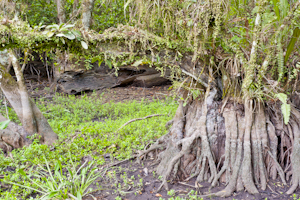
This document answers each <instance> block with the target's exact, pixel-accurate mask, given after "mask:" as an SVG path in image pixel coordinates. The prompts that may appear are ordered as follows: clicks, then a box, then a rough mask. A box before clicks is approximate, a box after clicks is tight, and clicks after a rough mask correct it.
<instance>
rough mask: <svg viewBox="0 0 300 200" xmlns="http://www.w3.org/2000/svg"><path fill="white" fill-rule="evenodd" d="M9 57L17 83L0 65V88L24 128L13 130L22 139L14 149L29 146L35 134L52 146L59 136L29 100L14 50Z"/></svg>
mask: <svg viewBox="0 0 300 200" xmlns="http://www.w3.org/2000/svg"><path fill="white" fill-rule="evenodd" d="M9 57H10V59H11V60H12V63H13V67H14V70H15V74H16V76H17V82H16V81H15V80H14V79H13V77H12V76H11V75H10V74H9V73H8V72H7V70H6V68H5V67H3V65H1V64H0V88H1V90H2V91H3V93H4V95H5V97H6V98H7V99H8V101H9V102H10V104H11V106H12V107H13V108H14V110H15V112H16V114H17V115H18V117H19V119H20V121H21V122H22V125H23V127H24V130H21V129H20V131H16V130H17V128H14V129H13V130H14V132H18V133H19V134H20V136H21V137H22V138H21V139H20V141H19V145H14V146H13V147H14V148H18V147H20V146H23V145H25V144H28V143H29V141H28V140H27V136H30V135H33V134H34V133H38V134H39V135H40V136H41V141H42V142H44V143H46V144H49V145H51V144H53V143H54V142H55V141H56V140H57V134H56V133H54V132H53V130H52V128H51V127H50V125H49V123H48V122H47V120H46V118H45V117H44V116H43V114H42V113H41V111H40V110H39V109H38V107H37V106H36V105H35V104H34V102H33V101H32V100H31V99H30V98H29V95H28V92H27V88H26V85H25V82H24V78H23V74H22V72H21V68H20V65H19V62H18V60H17V58H16V56H15V54H14V52H13V51H12V50H10V51H9ZM0 120H1V121H3V120H4V119H3V120H2V119H1V117H0ZM18 129H19V128H18ZM6 135H9V134H6ZM7 137H8V136H7ZM14 137H15V135H14V134H12V135H11V138H12V139H13V138H14ZM2 139H3V138H2Z"/></svg>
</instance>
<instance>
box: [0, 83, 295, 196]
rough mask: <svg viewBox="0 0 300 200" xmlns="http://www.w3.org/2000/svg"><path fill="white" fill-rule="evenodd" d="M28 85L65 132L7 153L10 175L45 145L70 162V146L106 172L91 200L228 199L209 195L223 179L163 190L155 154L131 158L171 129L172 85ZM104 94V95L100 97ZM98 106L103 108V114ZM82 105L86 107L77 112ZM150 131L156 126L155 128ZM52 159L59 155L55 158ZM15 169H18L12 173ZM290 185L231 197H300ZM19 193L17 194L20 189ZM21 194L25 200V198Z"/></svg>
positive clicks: (75, 154) (45, 152)
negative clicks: (54, 140)
mask: <svg viewBox="0 0 300 200" xmlns="http://www.w3.org/2000/svg"><path fill="white" fill-rule="evenodd" d="M28 89H29V91H30V94H31V96H32V97H33V98H35V99H36V101H37V104H38V105H39V106H40V109H41V110H42V112H43V113H45V114H46V117H47V118H48V121H49V123H50V125H51V126H52V127H53V129H54V131H55V132H57V133H61V135H59V136H60V141H59V144H58V145H57V146H56V147H55V148H53V149H49V150H48V149H46V150H45V147H42V146H37V145H36V146H35V145H33V147H31V150H30V149H29V150H28V151H32V154H34V155H29V154H28V155H27V154H26V153H24V152H23V153H22V151H20V152H13V153H12V154H8V155H6V156H5V158H4V157H3V160H5V159H6V160H5V162H6V165H9V166H13V167H10V168H7V167H6V168H5V167H2V165H1V164H3V163H1V161H0V171H1V169H4V170H3V171H5V172H7V176H8V178H9V177H13V175H15V174H16V172H17V170H15V169H16V168H18V165H19V164H16V163H22V162H23V161H22V159H23V160H24V159H25V157H26V156H27V157H26V159H25V160H26V163H24V165H25V166H26V165H28V166H32V165H34V163H40V162H42V161H43V160H42V159H41V158H38V155H37V154H38V153H37V154H35V153H34V152H40V151H41V149H43V150H42V151H43V155H45V157H47V159H49V160H48V161H49V163H50V162H53V163H55V159H56V160H57V157H58V158H59V159H60V160H62V162H64V163H66V162H68V158H66V157H68V155H67V154H64V153H65V152H67V151H69V152H70V153H71V154H72V156H73V157H72V159H74V160H78V163H79V165H80V163H81V164H82V163H83V161H84V159H96V163H97V167H98V170H99V171H100V172H101V174H102V175H103V176H101V177H98V178H97V179H96V181H94V182H93V183H92V184H91V185H90V186H89V187H90V188H92V189H93V190H95V191H94V192H92V193H90V194H89V195H87V196H85V197H84V198H83V199H85V200H95V199H97V200H100V199H101V200H102V199H103V200H106V199H107V200H126V199H127V200H131V199H138V200H139V199H140V200H152V199H153V200H158V199H159V200H162V199H169V200H183V199H225V198H218V197H208V196H205V195H208V194H211V193H214V192H217V191H220V190H222V189H224V188H225V185H224V184H222V183H220V185H219V186H217V187H215V188H210V184H209V183H206V182H203V183H200V184H197V185H195V179H191V180H189V181H188V182H181V181H178V180H176V181H174V182H172V183H170V182H169V183H168V184H169V187H170V189H171V190H170V191H166V190H165V189H162V190H161V191H160V192H157V191H156V190H157V188H158V187H159V186H160V184H161V179H162V177H159V176H157V175H156V174H155V167H156V166H155V165H153V163H154V158H149V157H148V158H147V159H146V160H143V161H142V163H141V164H138V163H137V162H136V160H135V159H130V158H131V157H132V155H134V154H135V153H136V152H137V150H142V149H144V147H145V146H149V145H150V144H151V143H153V141H154V140H155V139H157V138H158V137H159V136H160V135H162V134H164V133H165V132H166V129H165V128H163V127H164V124H165V123H166V121H168V120H170V119H171V118H172V115H173V114H174V111H175V110H176V107H177V104H176V103H175V102H176V101H175V100H174V99H173V100H171V99H172V96H173V94H174V92H173V91H172V90H170V85H164V86H157V87H153V88H141V87H131V86H127V87H118V88H112V89H105V90H101V91H95V92H87V93H86V94H82V95H77V96H70V97H68V96H65V95H60V96H57V94H55V93H53V92H51V91H50V85H48V84H47V83H42V84H41V83H40V84H36V85H34V84H32V85H30V86H28ZM41 99H42V100H41ZM96 99H97V100H96ZM99 99H101V100H100V101H98V100H99ZM132 102H134V103H132ZM137 102H140V103H137ZM77 104H78V105H77ZM127 106H128V108H127ZM147 106H149V107H147ZM96 109H99V110H101V112H102V113H100V111H98V110H96ZM143 109H144V110H143ZM77 110H80V111H79V112H77ZM85 112H86V113H85ZM156 113H158V114H163V115H166V117H157V118H156V119H155V117H153V118H151V119H149V120H148V119H147V120H141V121H139V122H135V123H132V125H128V126H125V127H124V128H123V130H122V131H119V132H118V131H116V129H118V128H119V127H121V125H122V124H124V123H125V122H128V121H129V120H131V119H134V118H138V117H144V116H147V115H149V114H156ZM74 115H75V116H76V117H74ZM77 115H78V116H77ZM11 116H13V114H11ZM12 118H13V117H12ZM110 119H111V120H110ZM58 120H60V121H58ZM152 126H153V127H152ZM118 130H119V129H118ZM150 130H154V133H152V132H151V131H150ZM94 132H95V133H94ZM102 132H103V136H102ZM107 133H110V136H109V137H107V135H105V134H107ZM95 134H97V136H95ZM114 134H116V135H114ZM157 134H158V135H157ZM110 137H111V138H110ZM131 137H132V138H131ZM135 137H136V138H135ZM105 138H106V139H105ZM116 138H117V139H116ZM106 140H107V141H106ZM61 144H64V145H61ZM74 146H76V148H77V149H79V150H80V152H78V150H76V148H75V149H74ZM24 151H25V150H24ZM0 154H1V153H0ZM71 154H70V156H71ZM0 156H1V155H0ZM31 156H34V157H32V158H31V159H32V160H31V162H32V164H28V160H30V157H31ZM35 159H39V160H35ZM51 159H52V160H53V159H54V160H53V161H51ZM97 159H98V160H97ZM101 159H102V160H101ZM0 160H1V157H0ZM7 163H9V164H7ZM3 165H4V164H3ZM66 166H67V164H66ZM1 167H2V168H1ZM53 167H54V166H53ZM28 168H29V167H28ZM25 169H26V168H25ZM25 169H24V170H25ZM10 171H12V172H11V174H10ZM65 171H66V170H65ZM30 172H31V170H28V171H26V173H30ZM0 176H1V174H0ZM0 178H1V177H0ZM12 180H13V179H12ZM22 181H25V180H22ZM25 183H26V181H25V182H22V184H25ZM20 184H21V183H20ZM0 186H1V185H0ZM288 186H289V185H288ZM288 186H283V185H282V184H281V182H280V181H279V180H276V181H272V180H269V183H268V187H267V189H266V190H265V191H262V190H260V194H259V195H257V196H253V195H250V194H248V193H247V192H245V191H242V192H237V193H234V194H233V196H231V197H228V198H226V199H230V200H232V199H239V200H242V199H245V200H246V199H298V198H299V197H300V193H299V189H298V190H297V194H294V195H292V196H290V195H286V194H285V192H286V191H287V190H288ZM258 188H259V186H258ZM2 192H3V193H2V196H1V187H0V199H9V200H10V199H15V197H14V198H10V197H8V196H9V195H8V193H9V190H7V189H4V190H3V191H2ZM10 192H11V193H12V194H13V193H18V192H20V189H19V188H13V189H11V190H10ZM24 193H25V192H24ZM27 193H28V194H27V198H28V197H29V196H30V197H34V196H36V194H32V193H30V191H27ZM14 195H16V196H17V195H18V194H14ZM203 195H204V196H203ZM24 196H26V194H24ZM20 199H24V197H23V198H20ZM25 199H26V198H25Z"/></svg>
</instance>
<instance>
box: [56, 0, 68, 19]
mask: <svg viewBox="0 0 300 200" xmlns="http://www.w3.org/2000/svg"><path fill="white" fill-rule="evenodd" d="M56 7H57V18H58V21H59V24H62V23H66V14H65V0H56Z"/></svg>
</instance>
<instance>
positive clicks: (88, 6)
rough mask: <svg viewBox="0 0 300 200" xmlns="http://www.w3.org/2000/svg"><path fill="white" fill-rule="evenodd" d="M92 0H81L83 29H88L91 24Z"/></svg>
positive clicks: (93, 0)
mask: <svg viewBox="0 0 300 200" xmlns="http://www.w3.org/2000/svg"><path fill="white" fill-rule="evenodd" d="M94 2H95V0H83V1H82V16H81V23H82V26H83V28H84V29H85V30H88V29H89V28H90V25H91V21H92V12H93V8H94Z"/></svg>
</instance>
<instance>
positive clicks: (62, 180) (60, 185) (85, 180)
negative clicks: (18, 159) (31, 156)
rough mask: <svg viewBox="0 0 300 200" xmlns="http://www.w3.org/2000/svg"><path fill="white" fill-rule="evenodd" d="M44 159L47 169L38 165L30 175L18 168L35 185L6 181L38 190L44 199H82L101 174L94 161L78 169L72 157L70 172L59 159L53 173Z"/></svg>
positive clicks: (89, 191)
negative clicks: (65, 170) (64, 168)
mask: <svg viewBox="0 0 300 200" xmlns="http://www.w3.org/2000/svg"><path fill="white" fill-rule="evenodd" d="M44 159H45V164H46V169H45V168H44V167H42V166H40V165H37V169H36V170H34V172H32V173H31V174H30V175H29V176H28V175H27V174H26V173H25V171H23V170H22V169H19V170H18V172H19V173H20V174H21V175H22V177H23V178H25V179H27V180H29V181H30V182H31V183H32V184H33V185H34V186H35V187H30V186H26V185H21V184H19V183H15V182H9V181H5V182H6V183H10V184H13V185H17V186H19V187H23V188H26V189H29V190H33V191H36V192H38V193H40V194H42V195H43V196H41V198H40V199H42V200H43V199H50V198H68V197H71V198H73V199H75V200H81V199H82V197H84V196H85V195H87V194H89V193H91V192H92V191H91V189H89V190H88V187H89V186H90V185H91V184H92V183H93V182H94V181H95V180H96V179H97V178H99V177H100V176H101V174H100V173H99V172H98V173H96V171H97V169H96V168H95V167H93V164H94V162H91V163H89V164H88V165H87V166H86V164H87V161H86V162H85V163H83V164H82V165H81V166H80V167H79V168H78V169H77V170H76V167H75V165H74V163H73V161H72V159H70V161H71V164H72V167H71V168H69V167H66V169H67V171H68V173H65V172H64V170H63V166H62V164H61V162H60V161H59V160H57V161H56V165H55V169H54V172H53V173H52V170H51V169H50V166H49V163H48V161H47V159H46V158H44ZM36 188H38V189H36Z"/></svg>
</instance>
